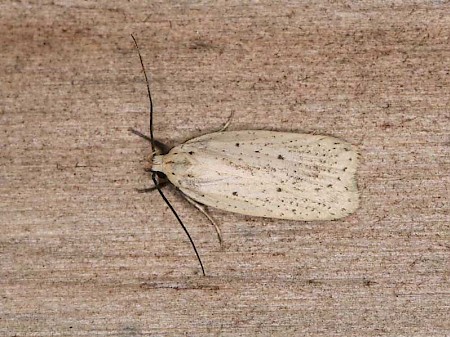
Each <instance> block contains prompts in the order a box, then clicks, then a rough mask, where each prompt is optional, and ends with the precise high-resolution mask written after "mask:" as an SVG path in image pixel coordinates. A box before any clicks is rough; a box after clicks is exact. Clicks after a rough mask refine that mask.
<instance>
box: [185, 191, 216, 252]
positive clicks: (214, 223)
mask: <svg viewBox="0 0 450 337" xmlns="http://www.w3.org/2000/svg"><path fill="white" fill-rule="evenodd" d="M183 195H184V197H185V198H186V200H187V201H189V203H191V204H192V205H193V206H194V207H195V208H197V209H198V210H199V211H200V212H201V213H202V214H203V215H204V216H206V218H207V219H208V220H209V222H211V224H212V225H213V226H214V228H215V229H216V233H217V237H218V238H219V243H220V246H222V242H223V241H222V232H221V230H220V228H219V226H217V224H216V222H215V221H214V219H213V218H212V217H211V216H210V215H209V213H208V211H207V210H206V207H205V205H202V204H200V203H198V202H197V201H195V200H194V199H192V198H190V197H188V196H187V195H186V194H184V193H183Z"/></svg>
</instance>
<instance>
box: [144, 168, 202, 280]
mask: <svg viewBox="0 0 450 337" xmlns="http://www.w3.org/2000/svg"><path fill="white" fill-rule="evenodd" d="M152 180H153V183H154V184H155V187H156V189H157V190H158V192H159V194H160V195H161V197H162V198H163V200H164V202H165V203H166V204H167V206H169V208H170V210H171V211H172V213H173V214H174V215H175V217H176V218H177V220H178V222H179V223H180V225H181V227H182V228H183V230H184V232H185V233H186V235H187V237H188V238H189V241H190V242H191V245H192V248H194V252H195V255H197V260H198V262H200V267H201V268H202V273H203V276H206V274H205V268H203V263H202V259H201V258H200V255H199V254H198V251H197V248H196V247H195V243H194V240H192V238H191V235H190V234H189V232H188V230H187V228H186V226H185V225H184V224H183V221H181V219H180V217H179V216H178V214H177V212H176V211H175V209H174V208H173V206H172V205H171V204H170V202H169V200H167V198H166V196H165V195H164V193H163V192H162V191H161V188H160V184H158V181H157V180H156V172H153V173H152Z"/></svg>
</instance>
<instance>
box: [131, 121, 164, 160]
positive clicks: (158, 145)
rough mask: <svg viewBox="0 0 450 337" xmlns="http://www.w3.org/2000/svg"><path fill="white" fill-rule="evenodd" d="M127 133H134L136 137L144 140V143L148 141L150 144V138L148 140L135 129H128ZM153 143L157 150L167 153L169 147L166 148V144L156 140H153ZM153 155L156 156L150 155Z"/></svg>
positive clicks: (147, 137)
mask: <svg viewBox="0 0 450 337" xmlns="http://www.w3.org/2000/svg"><path fill="white" fill-rule="evenodd" d="M128 131H130V132H132V133H134V134H135V135H136V136H139V137H141V138H143V139H145V140H146V141H148V142H150V143H151V142H152V140H151V138H150V137H149V136H146V135H144V134H143V133H142V132H140V131H138V130H136V129H133V128H128ZM154 142H155V145H156V147H159V149H160V150H161V151H162V152H163V153H167V152H169V150H170V149H169V147H168V146H167V145H166V144H164V143H161V142H160V141H158V140H156V139H155V140H154ZM155 154H156V153H152V155H155Z"/></svg>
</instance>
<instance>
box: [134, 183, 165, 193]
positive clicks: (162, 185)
mask: <svg viewBox="0 0 450 337" xmlns="http://www.w3.org/2000/svg"><path fill="white" fill-rule="evenodd" d="M167 183H168V182H167V181H163V182H160V183H158V187H159V188H161V187H164V186H165V185H167ZM158 187H156V186H152V187H147V188H136V192H138V193H148V192H152V191H154V190H156V189H158Z"/></svg>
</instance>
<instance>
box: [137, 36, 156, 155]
mask: <svg viewBox="0 0 450 337" xmlns="http://www.w3.org/2000/svg"><path fill="white" fill-rule="evenodd" d="M131 37H132V38H133V41H134V45H135V46H136V50H137V52H138V55H139V60H140V61H141V66H142V71H143V72H144V77H145V83H146V84H147V93H148V100H149V102H150V143H151V145H152V152H153V153H154V152H155V141H154V138H153V101H152V94H151V93H150V83H149V81H148V77H147V72H146V71H145V66H144V61H143V60H142V55H141V51H140V50H139V46H138V44H137V41H136V39H135V37H134V36H133V34H131Z"/></svg>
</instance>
